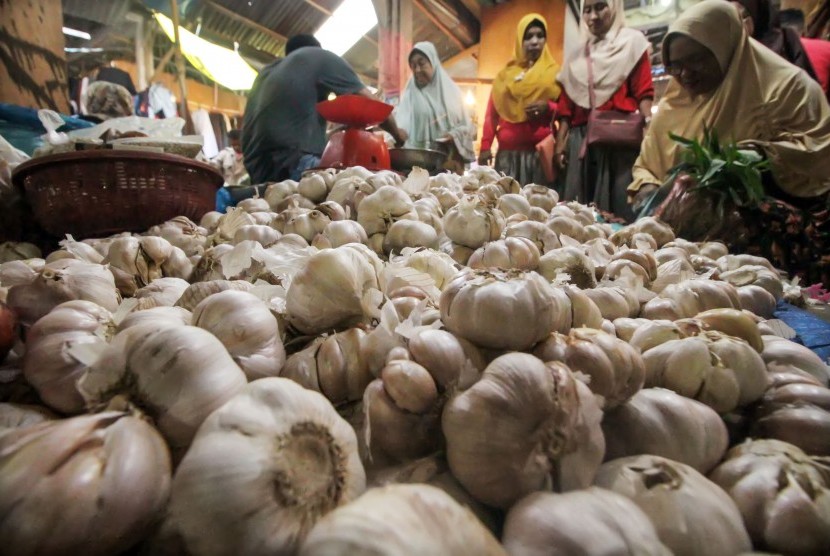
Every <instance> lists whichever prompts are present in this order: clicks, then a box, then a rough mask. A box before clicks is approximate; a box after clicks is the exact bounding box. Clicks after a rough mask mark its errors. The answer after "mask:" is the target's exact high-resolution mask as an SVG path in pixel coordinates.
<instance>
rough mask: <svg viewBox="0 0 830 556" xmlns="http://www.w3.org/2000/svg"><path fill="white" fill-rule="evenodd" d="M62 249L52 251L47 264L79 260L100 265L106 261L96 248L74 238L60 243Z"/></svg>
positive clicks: (47, 257) (70, 237) (68, 237)
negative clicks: (62, 260) (63, 260)
mask: <svg viewBox="0 0 830 556" xmlns="http://www.w3.org/2000/svg"><path fill="white" fill-rule="evenodd" d="M60 246H61V247H62V249H58V250H57V251H52V252H51V253H49V255H47V256H46V262H47V263H51V262H52V261H56V260H58V259H78V260H79V261H86V262H88V263H98V264H100V263H101V262H103V260H104V256H103V255H101V253H99V252H98V251H96V250H95V248H94V247H92V246H91V245H89V244H87V243H83V242H81V241H75V240H74V238H72V236H66V239H65V240H63V241H61V242H60Z"/></svg>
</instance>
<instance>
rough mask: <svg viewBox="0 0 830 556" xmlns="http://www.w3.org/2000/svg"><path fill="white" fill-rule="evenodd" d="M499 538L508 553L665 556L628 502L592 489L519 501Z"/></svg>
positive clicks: (645, 519)
mask: <svg viewBox="0 0 830 556" xmlns="http://www.w3.org/2000/svg"><path fill="white" fill-rule="evenodd" d="M502 542H503V543H504V547H505V548H506V549H507V551H508V553H509V554H510V555H511V556H594V555H596V554H637V555H641V556H669V555H670V554H671V551H669V549H668V548H666V547H665V546H664V545H663V544H662V543H661V542H660V539H659V538H658V537H657V531H656V530H655V529H654V525H653V524H652V523H651V521H650V520H649V518H648V516H646V514H644V513H643V511H642V510H640V508H639V507H637V505H636V504H634V503H633V502H632V501H631V500H629V499H628V498H626V497H625V496H622V495H620V494H617V493H615V492H611V491H610V490H605V489H601V488H597V487H591V488H589V489H586V490H579V491H575V492H567V493H565V494H552V493H548V492H537V493H534V494H530V495H529V496H526V497H525V498H523V499H521V500H520V501H519V502H518V503H516V505H515V506H513V507H512V508H511V509H510V511H509V512H508V514H507V519H506V521H505V524H504V535H503V536H502Z"/></svg>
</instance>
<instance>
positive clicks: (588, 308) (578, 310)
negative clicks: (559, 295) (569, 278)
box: [557, 286, 603, 334]
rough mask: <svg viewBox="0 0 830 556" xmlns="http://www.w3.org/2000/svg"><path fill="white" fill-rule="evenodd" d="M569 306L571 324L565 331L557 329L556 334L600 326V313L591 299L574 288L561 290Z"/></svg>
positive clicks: (567, 287) (566, 287)
mask: <svg viewBox="0 0 830 556" xmlns="http://www.w3.org/2000/svg"><path fill="white" fill-rule="evenodd" d="M562 290H563V291H564V292H565V294H566V295H567V296H568V299H569V300H570V304H571V322H570V324H569V325H568V326H567V327H566V330H562V329H557V332H560V333H563V334H564V333H566V332H567V331H569V330H570V329H571V328H572V327H573V328H583V327H585V328H595V329H599V328H600V327H601V326H602V320H603V319H602V313H601V312H600V310H599V307H597V304H596V303H594V302H593V301H592V300H591V298H589V297H588V296H587V295H585V293H584V292H583V291H582V290H580V289H579V288H577V287H576V286H565V287H564V288H562Z"/></svg>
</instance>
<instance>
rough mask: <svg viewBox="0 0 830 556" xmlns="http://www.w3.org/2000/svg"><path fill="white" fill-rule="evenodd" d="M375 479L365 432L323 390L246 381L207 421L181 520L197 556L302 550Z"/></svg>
mask: <svg viewBox="0 0 830 556" xmlns="http://www.w3.org/2000/svg"><path fill="white" fill-rule="evenodd" d="M365 484H366V476H365V472H364V470H363V466H362V465H361V463H360V459H359V458H358V454H357V440H356V438H355V433H354V431H353V430H352V428H351V427H350V426H349V424H348V423H346V421H344V420H343V419H342V418H341V417H340V416H339V415H338V414H337V412H336V411H335V410H334V408H333V407H332V406H331V404H330V403H329V402H328V401H327V400H326V399H325V398H324V397H323V396H322V395H320V394H318V393H317V392H312V391H310V390H306V389H304V388H303V387H302V386H299V385H298V384H296V383H295V382H293V381H291V380H288V379H284V378H263V379H260V380H257V381H254V382H252V383H251V384H249V385H248V386H246V387H245V388H244V389H243V390H242V391H241V392H240V393H239V394H238V395H237V396H235V397H233V398H232V399H231V400H230V401H229V402H228V403H226V404H225V405H224V406H223V407H222V408H221V409H219V410H217V411H215V412H214V413H213V414H212V415H211V416H210V417H208V419H207V420H206V421H205V423H204V425H203V426H202V427H201V428H200V429H199V433H198V435H196V438H194V440H193V445H192V446H191V447H190V450H188V452H187V455H186V456H185V457H184V459H183V460H182V462H181V464H180V465H179V467H178V469H177V470H176V475H175V477H174V479H173V492H172V496H171V502H170V512H171V516H172V519H173V521H174V523H175V525H176V527H177V528H178V530H179V532H180V533H181V535H182V537H183V538H184V541H185V544H186V546H187V549H188V552H189V553H191V554H193V555H194V556H202V555H225V554H292V553H294V552H295V551H296V550H297V548H298V547H299V545H300V543H301V542H302V541H303V539H304V537H305V536H306V534H307V533H308V532H309V530H311V528H312V527H314V525H315V523H316V522H317V521H318V520H319V519H320V518H321V517H323V516H324V515H325V514H327V513H328V512H330V511H332V510H334V509H335V508H337V507H338V506H340V505H343V504H347V503H348V502H350V501H351V500H353V499H355V498H356V497H357V496H358V495H360V493H361V492H363V489H364V488H365Z"/></svg>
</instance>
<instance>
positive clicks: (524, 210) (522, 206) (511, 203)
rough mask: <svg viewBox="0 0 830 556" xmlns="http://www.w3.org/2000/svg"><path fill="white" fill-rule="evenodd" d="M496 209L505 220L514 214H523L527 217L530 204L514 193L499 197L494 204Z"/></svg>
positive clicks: (524, 198)
mask: <svg viewBox="0 0 830 556" xmlns="http://www.w3.org/2000/svg"><path fill="white" fill-rule="evenodd" d="M496 208H497V209H499V210H500V211H501V212H502V214H504V216H505V218H509V217H511V216H513V215H514V214H523V215H525V216H528V215H529V214H530V202H528V199H527V198H526V197H524V196H523V195H519V194H516V193H508V194H506V195H502V196H501V197H499V200H498V201H497V202H496Z"/></svg>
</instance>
